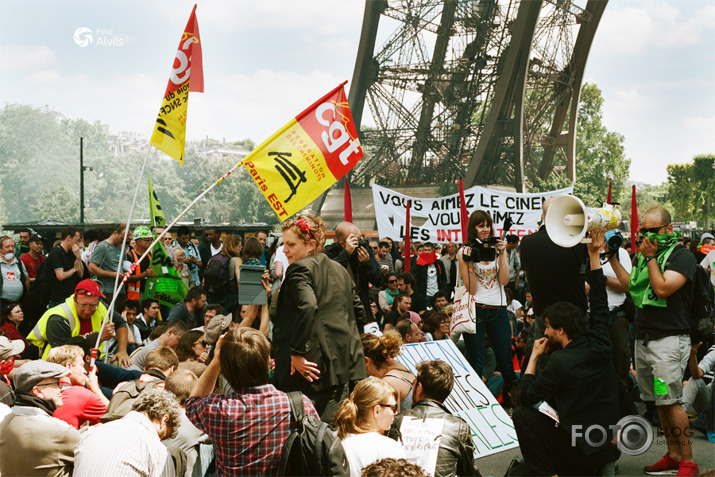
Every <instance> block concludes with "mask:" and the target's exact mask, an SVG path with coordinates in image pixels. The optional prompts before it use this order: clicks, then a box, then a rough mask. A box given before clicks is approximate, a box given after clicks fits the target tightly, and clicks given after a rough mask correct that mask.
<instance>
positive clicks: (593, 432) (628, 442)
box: [571, 416, 653, 456]
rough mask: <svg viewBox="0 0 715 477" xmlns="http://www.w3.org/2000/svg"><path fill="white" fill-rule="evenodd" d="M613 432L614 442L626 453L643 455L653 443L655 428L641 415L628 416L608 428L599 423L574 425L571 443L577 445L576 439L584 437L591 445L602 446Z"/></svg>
mask: <svg viewBox="0 0 715 477" xmlns="http://www.w3.org/2000/svg"><path fill="white" fill-rule="evenodd" d="M609 430H610V431H611V432H613V442H614V443H615V444H616V446H617V447H618V450H620V451H621V452H622V453H624V454H626V455H632V456H635V455H641V454H643V453H644V452H646V451H647V450H648V449H650V446H651V445H652V444H653V428H652V427H651V425H650V423H649V422H648V421H647V420H646V419H645V418H643V417H641V416H626V417H624V418H622V419H621V420H620V421H618V423H616V424H615V425H611V426H608V430H607V429H604V428H603V427H602V426H599V425H595V424H594V425H592V426H589V427H587V428H586V429H584V428H583V426H581V425H578V424H577V425H574V426H573V427H572V428H571V445H572V446H574V447H575V446H576V439H578V438H581V437H582V438H584V440H585V441H586V443H587V444H588V445H589V446H591V447H601V446H602V445H604V444H605V443H606V441H607V440H608V434H609V433H608V431H609Z"/></svg>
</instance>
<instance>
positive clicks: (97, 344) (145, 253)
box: [90, 155, 243, 369]
mask: <svg viewBox="0 0 715 477" xmlns="http://www.w3.org/2000/svg"><path fill="white" fill-rule="evenodd" d="M147 157H148V155H147ZM241 164H243V160H241V161H240V162H238V163H237V164H236V165H235V166H233V167H232V168H231V169H230V170H229V171H228V172H226V173H225V174H224V175H222V176H221V177H220V178H219V180H217V181H216V182H214V183H213V184H211V185H210V186H209V187H208V189H206V190H205V191H203V192H202V193H201V194H199V196H198V197H196V198H195V199H194V200H192V201H191V203H190V204H189V205H188V206H186V208H185V209H184V210H183V211H182V212H181V213H180V214H179V215H178V216H177V217H176V218H175V219H174V220H173V221H172V222H171V223H170V224H169V225H168V226H167V227H166V228H165V229H164V231H163V232H162V233H161V234H159V235H158V236H157V237H156V238H155V239H154V241H153V242H152V243H151V245H150V246H149V247H148V248H147V249H146V251H145V252H144V254H143V255H142V256H141V257H139V258H138V259H137V261H136V262H134V263H133V264H132V266H131V267H130V268H129V270H128V271H127V273H126V274H125V275H124V279H123V280H122V282H121V283H120V284H119V286H118V287H116V286H115V290H114V296H112V301H111V303H110V304H109V307H108V309H107V315H106V316H105V317H104V320H102V327H101V328H100V329H99V336H97V343H96V344H95V349H99V344H100V339H101V338H102V332H103V331H104V326H105V325H106V323H107V319H108V318H109V317H110V316H111V315H110V313H109V310H111V309H113V308H114V302H115V301H116V300H117V292H118V291H119V290H121V289H122V286H124V284H125V283H126V282H127V280H128V279H129V277H130V276H131V275H132V274H133V273H134V271H135V270H136V268H137V265H138V264H139V263H141V261H142V260H144V258H145V257H146V256H147V255H149V253H150V252H151V249H153V248H154V246H155V245H156V244H157V243H159V241H160V240H161V239H162V238H163V237H164V235H166V233H167V232H168V231H169V230H171V228H172V227H173V226H174V225H175V224H176V223H177V222H178V221H179V219H181V218H182V217H183V216H184V215H186V213H187V212H188V211H189V210H190V209H191V208H192V207H193V206H194V205H195V204H196V203H197V202H198V201H200V200H201V199H202V198H203V197H204V196H205V195H206V194H208V193H209V192H210V191H211V189H213V188H214V187H216V186H217V185H219V184H220V183H221V182H223V181H224V179H226V178H227V177H228V176H230V175H231V173H233V171H235V170H236V169H238V167H239V166H241ZM137 190H138V189H137ZM135 199H136V197H135ZM128 227H129V224H127V228H128ZM124 241H125V242H126V234H125V236H124ZM93 368H94V358H92V361H91V363H90V369H93Z"/></svg>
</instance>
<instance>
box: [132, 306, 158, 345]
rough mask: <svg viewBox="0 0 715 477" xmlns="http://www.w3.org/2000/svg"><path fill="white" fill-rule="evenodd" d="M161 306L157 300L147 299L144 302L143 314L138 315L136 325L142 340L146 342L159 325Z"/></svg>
mask: <svg viewBox="0 0 715 477" xmlns="http://www.w3.org/2000/svg"><path fill="white" fill-rule="evenodd" d="M160 311H161V306H160V305H159V300H157V299H156V298H147V299H146V300H144V301H142V312H141V314H139V315H137V319H136V321H135V322H134V324H135V325H136V326H137V328H139V334H140V335H141V340H142V341H144V340H145V339H147V338H148V337H149V334H150V333H151V331H152V330H153V329H154V328H156V326H157V325H158V324H159V312H160Z"/></svg>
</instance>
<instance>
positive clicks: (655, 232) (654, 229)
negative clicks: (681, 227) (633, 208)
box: [638, 223, 670, 235]
mask: <svg viewBox="0 0 715 477" xmlns="http://www.w3.org/2000/svg"><path fill="white" fill-rule="evenodd" d="M668 225H670V223H667V224H665V225H661V226H660V227H651V228H649V229H639V230H638V231H639V232H640V234H641V235H645V234H648V233H651V234H657V233H658V231H659V230H660V229H662V228H663V227H667V226H668Z"/></svg>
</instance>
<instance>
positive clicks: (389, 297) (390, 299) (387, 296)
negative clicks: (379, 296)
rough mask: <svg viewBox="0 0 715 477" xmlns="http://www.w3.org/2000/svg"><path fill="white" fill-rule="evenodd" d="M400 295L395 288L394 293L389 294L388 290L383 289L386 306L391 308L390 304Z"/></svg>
mask: <svg viewBox="0 0 715 477" xmlns="http://www.w3.org/2000/svg"><path fill="white" fill-rule="evenodd" d="M399 294H400V290H398V289H397V288H395V291H394V292H391V291H390V289H389V288H385V300H386V301H387V304H388V305H390V306H392V303H393V302H394V300H395V297H396V296H397V295H399Z"/></svg>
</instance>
